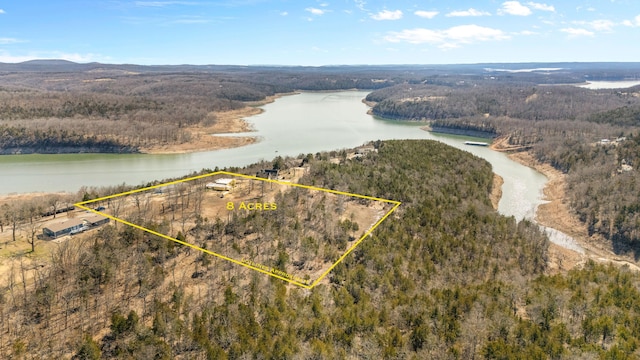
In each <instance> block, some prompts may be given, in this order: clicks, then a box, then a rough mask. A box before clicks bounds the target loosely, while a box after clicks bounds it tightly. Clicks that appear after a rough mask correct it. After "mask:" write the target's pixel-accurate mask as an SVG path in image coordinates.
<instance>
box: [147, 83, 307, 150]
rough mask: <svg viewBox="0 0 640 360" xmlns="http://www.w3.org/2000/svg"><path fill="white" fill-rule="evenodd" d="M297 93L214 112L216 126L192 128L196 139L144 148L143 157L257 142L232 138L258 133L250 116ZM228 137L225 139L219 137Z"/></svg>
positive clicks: (250, 139) (226, 147)
mask: <svg viewBox="0 0 640 360" xmlns="http://www.w3.org/2000/svg"><path fill="white" fill-rule="evenodd" d="M295 94H298V93H297V92H292V93H281V94H275V95H271V96H267V97H266V98H265V99H264V100H260V101H248V102H245V107H243V108H240V109H236V110H229V111H224V112H217V113H216V112H212V113H210V114H209V115H207V116H212V117H215V123H214V124H213V125H211V126H204V127H203V126H193V127H190V128H188V130H189V131H190V132H191V135H192V136H193V137H194V139H193V140H192V141H189V142H186V143H183V144H172V145H156V146H150V147H147V148H142V149H140V153H142V154H152V155H166V154H187V153H194V152H200V151H213V150H222V149H232V148H236V147H241V146H246V145H251V144H255V143H257V142H258V141H259V140H260V139H259V136H258V135H257V133H256V136H237V137H236V136H229V134H233V133H248V132H255V131H256V130H255V129H253V127H252V126H251V124H250V123H249V122H248V121H246V120H245V118H247V117H250V116H255V115H259V114H262V113H263V112H264V109H262V108H259V106H263V105H266V104H270V103H272V102H274V101H276V100H277V99H279V98H281V97H283V96H288V95H295ZM216 134H225V136H216Z"/></svg>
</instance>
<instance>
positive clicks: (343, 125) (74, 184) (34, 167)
mask: <svg viewBox="0 0 640 360" xmlns="http://www.w3.org/2000/svg"><path fill="white" fill-rule="evenodd" d="M367 93H368V92H365V91H339V92H305V93H301V94H296V95H290V96H284V97H282V98H279V99H277V100H276V101H275V102H273V103H270V104H267V105H264V106H262V108H263V109H264V110H265V111H264V112H263V113H262V114H259V115H255V116H252V117H250V118H247V121H248V122H249V123H250V124H251V125H252V126H253V128H254V129H255V130H256V131H255V133H254V135H255V136H258V137H259V138H260V141H259V142H258V143H255V144H251V145H248V146H243V147H239V148H233V149H225V150H216V151H205V152H197V153H190V154H171V155H150V154H63V155H37V154H35V155H3V156H0V184H1V186H0V194H9V193H28V192H54V191H69V192H75V191H78V190H79V189H80V187H82V186H85V185H86V186H107V185H117V184H122V183H127V184H133V185H138V184H144V183H146V182H149V181H152V180H156V179H158V180H161V179H167V178H171V177H179V176H183V175H187V174H189V173H192V172H194V171H199V170H201V169H203V168H209V169H214V168H215V167H219V168H223V167H230V166H244V165H248V164H251V163H254V162H257V161H260V160H271V159H273V158H274V157H276V156H278V155H281V156H287V155H288V156H297V155H299V154H308V153H316V152H319V151H329V150H339V149H344V148H353V147H356V146H358V145H361V144H363V143H365V142H367V141H370V140H389V139H432V140H437V141H440V142H443V143H445V144H448V145H451V146H453V147H456V148H459V149H462V150H465V151H469V152H471V153H473V154H475V155H477V156H479V157H481V158H483V159H485V160H487V161H488V162H490V163H491V165H492V166H493V171H494V172H495V173H497V174H498V175H500V176H501V177H502V178H503V179H504V185H503V186H502V199H501V200H500V203H499V206H498V211H499V212H500V213H502V214H504V215H507V216H514V217H515V218H516V219H518V220H521V219H523V218H527V219H533V217H534V215H535V211H536V207H537V206H538V205H539V204H541V203H542V202H543V200H541V199H542V189H543V188H544V185H545V184H546V182H547V178H546V177H545V176H544V175H542V174H540V173H538V172H537V171H535V170H533V169H531V168H528V167H526V166H523V165H521V164H519V163H517V162H515V161H513V160H511V159H509V158H508V157H507V156H506V155H505V154H503V153H500V152H496V151H493V150H491V149H489V148H488V147H482V146H469V145H465V144H464V142H465V141H467V140H478V139H473V138H469V137H463V136H457V135H448V134H436V133H430V132H427V131H423V130H421V129H420V127H421V126H422V125H423V124H420V123H412V122H398V121H389V120H383V119H379V118H376V117H374V116H371V115H368V114H367V110H368V107H367V106H366V105H365V104H364V103H362V99H364V97H365V96H366V95H367ZM225 136H229V135H228V134H226V135H225ZM550 235H551V236H550V238H551V240H552V241H554V242H556V243H559V244H560V245H563V246H565V247H569V248H575V247H577V246H578V245H577V244H575V241H573V239H571V238H568V237H566V235H564V234H562V233H560V232H553V233H551V234H550ZM578 250H580V249H578Z"/></svg>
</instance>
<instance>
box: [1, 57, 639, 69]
mask: <svg viewBox="0 0 640 360" xmlns="http://www.w3.org/2000/svg"><path fill="white" fill-rule="evenodd" d="M45 62H60V63H62V62H66V63H69V64H74V65H92V64H96V65H109V66H145V67H163V66H167V67H174V66H175V67H179V66H196V67H201V66H202V67H206V66H232V67H283V68H294V67H310V68H321V67H403V66H407V67H417V66H483V65H560V64H629V65H631V64H638V65H640V61H520V62H470V63H406V64H401V63H398V64H382V63H381V64H322V65H300V64H291V65H287V64H214V63H211V64H190V63H183V64H136V63H117V62H101V61H89V62H82V61H73V60H67V59H55V58H37V59H31V60H24V61H19V62H5V61H0V64H2V65H21V64H30V63H31V64H32V63H45ZM492 70H499V69H492ZM526 70H530V69H526ZM533 70H537V71H559V70H564V68H535V69H533Z"/></svg>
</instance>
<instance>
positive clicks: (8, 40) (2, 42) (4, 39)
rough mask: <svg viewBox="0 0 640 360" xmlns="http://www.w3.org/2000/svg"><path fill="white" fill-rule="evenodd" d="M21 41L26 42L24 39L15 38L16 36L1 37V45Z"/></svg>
mask: <svg viewBox="0 0 640 360" xmlns="http://www.w3.org/2000/svg"><path fill="white" fill-rule="evenodd" d="M21 42H24V41H23V40H19V39H15V38H0V45H9V44H17V43H21Z"/></svg>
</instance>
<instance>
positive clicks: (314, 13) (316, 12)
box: [305, 8, 326, 16]
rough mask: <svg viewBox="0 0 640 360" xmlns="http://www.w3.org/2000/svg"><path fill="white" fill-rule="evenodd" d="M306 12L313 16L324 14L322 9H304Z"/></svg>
mask: <svg viewBox="0 0 640 360" xmlns="http://www.w3.org/2000/svg"><path fill="white" fill-rule="evenodd" d="M305 10H306V11H308V12H310V13H312V14H313V15H318V16H320V15H324V13H325V12H326V11H325V10H322V9H318V8H306V9H305Z"/></svg>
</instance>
